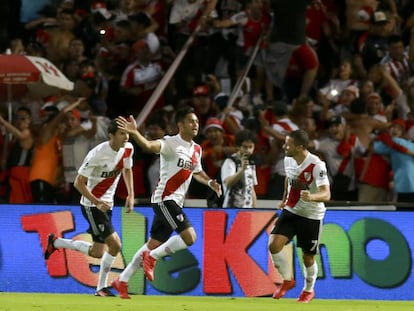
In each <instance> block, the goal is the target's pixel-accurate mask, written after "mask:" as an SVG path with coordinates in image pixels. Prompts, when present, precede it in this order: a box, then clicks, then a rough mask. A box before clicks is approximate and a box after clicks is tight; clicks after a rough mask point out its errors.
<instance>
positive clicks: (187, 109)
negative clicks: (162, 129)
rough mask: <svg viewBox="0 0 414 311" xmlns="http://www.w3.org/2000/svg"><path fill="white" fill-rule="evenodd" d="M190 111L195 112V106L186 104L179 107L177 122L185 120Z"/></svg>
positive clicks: (176, 116)
mask: <svg viewBox="0 0 414 311" xmlns="http://www.w3.org/2000/svg"><path fill="white" fill-rule="evenodd" d="M189 113H195V112H194V108H193V107H190V106H185V107H183V108H180V109H178V110H177V112H176V113H175V123H178V122H183V121H184V120H185V117H186V116H187V115H188V114H189Z"/></svg>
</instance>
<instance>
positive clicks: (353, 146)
mask: <svg viewBox="0 0 414 311" xmlns="http://www.w3.org/2000/svg"><path fill="white" fill-rule="evenodd" d="M313 143H314V144H315V151H316V152H318V153H321V154H322V156H323V158H324V161H325V162H326V166H327V168H328V172H329V173H328V174H329V177H330V179H331V191H332V199H333V200H338V201H356V200H357V199H358V191H357V180H356V179H355V167H354V157H355V155H356V154H357V155H360V156H362V155H364V154H365V152H366V148H365V147H364V146H362V144H361V143H360V141H359V139H358V137H357V136H356V135H355V134H351V133H350V130H349V127H348V126H347V125H346V123H345V119H344V118H343V117H341V116H336V117H333V118H331V120H330V121H329V128H328V136H326V137H324V138H321V139H320V140H315V141H313Z"/></svg>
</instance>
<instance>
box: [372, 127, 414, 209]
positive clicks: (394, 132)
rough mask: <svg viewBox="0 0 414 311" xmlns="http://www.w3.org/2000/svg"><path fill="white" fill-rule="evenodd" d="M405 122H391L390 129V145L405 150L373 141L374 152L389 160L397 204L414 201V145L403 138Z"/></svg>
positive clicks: (386, 143) (387, 143) (388, 143)
mask: <svg viewBox="0 0 414 311" xmlns="http://www.w3.org/2000/svg"><path fill="white" fill-rule="evenodd" d="M404 134H405V122H404V120H401V119H396V120H393V122H392V126H391V128H390V135H391V137H392V141H391V143H396V144H398V145H399V146H402V147H405V148H406V149H405V150H404V149H403V150H401V149H397V148H395V147H394V148H393V146H392V145H391V144H390V142H387V141H385V142H384V141H375V142H374V152H375V153H377V154H382V155H387V156H389V158H390V160H391V167H392V171H393V192H394V193H396V195H397V201H398V202H413V201H414V157H413V155H414V143H413V142H410V141H408V140H407V139H405V138H403V135H404Z"/></svg>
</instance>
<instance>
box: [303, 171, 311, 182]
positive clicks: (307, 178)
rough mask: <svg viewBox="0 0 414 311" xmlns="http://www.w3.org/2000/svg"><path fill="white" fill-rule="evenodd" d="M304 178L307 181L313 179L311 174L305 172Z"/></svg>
mask: <svg viewBox="0 0 414 311" xmlns="http://www.w3.org/2000/svg"><path fill="white" fill-rule="evenodd" d="M303 177H304V178H305V180H306V181H310V180H311V179H312V175H311V173H309V172H305V173H304V174H303Z"/></svg>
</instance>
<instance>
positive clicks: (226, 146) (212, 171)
mask: <svg viewBox="0 0 414 311" xmlns="http://www.w3.org/2000/svg"><path fill="white" fill-rule="evenodd" d="M203 131H204V135H205V137H206V139H205V140H204V142H203V143H202V144H201V147H202V148H203V155H202V161H203V167H204V168H205V171H206V173H207V174H208V176H212V177H214V176H217V175H218V172H219V171H220V168H221V166H222V164H223V161H224V159H225V158H227V157H229V156H230V155H232V154H233V153H235V152H236V151H237V150H236V147H235V142H234V136H233V135H228V134H226V133H225V132H224V128H223V125H222V122H221V121H220V119H218V118H208V119H207V122H206V125H205V127H204V130H203Z"/></svg>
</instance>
